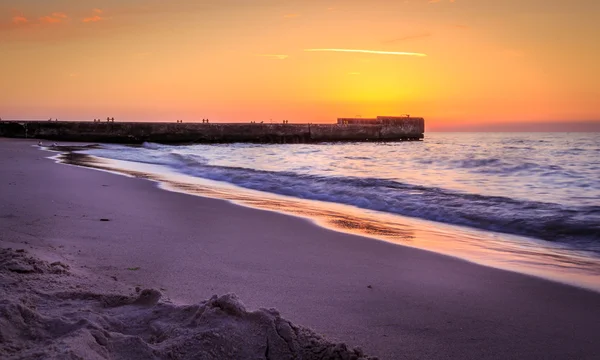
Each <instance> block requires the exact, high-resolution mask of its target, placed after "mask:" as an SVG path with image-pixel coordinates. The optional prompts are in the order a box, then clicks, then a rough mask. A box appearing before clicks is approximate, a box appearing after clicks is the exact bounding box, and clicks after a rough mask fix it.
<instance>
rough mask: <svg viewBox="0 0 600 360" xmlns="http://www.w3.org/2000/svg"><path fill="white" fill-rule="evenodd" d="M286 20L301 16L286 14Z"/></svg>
mask: <svg viewBox="0 0 600 360" xmlns="http://www.w3.org/2000/svg"><path fill="white" fill-rule="evenodd" d="M283 17H284V19H293V18H297V17H300V14H285V15H283Z"/></svg>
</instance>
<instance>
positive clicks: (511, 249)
mask: <svg viewBox="0 0 600 360" xmlns="http://www.w3.org/2000/svg"><path fill="white" fill-rule="evenodd" d="M96 147H101V145H98V146H96V145H93V146H92V147H89V146H84V147H78V146H72V145H66V146H60V147H58V148H53V149H50V148H44V149H43V150H47V151H50V152H54V153H57V155H55V156H53V157H51V158H52V159H54V160H55V161H56V162H57V163H60V164H68V165H73V166H81V167H86V168H91V169H95V170H100V171H106V172H109V173H113V174H118V175H124V176H130V177H133V178H141V179H145V180H150V181H152V182H154V183H156V186H157V187H158V188H159V189H162V190H166V191H172V192H177V193H182V194H187V195H192V196H199V197H201V198H211V199H218V200H224V201H228V202H230V203H232V204H235V205H239V206H245V207H249V208H251V209H257V210H267V211H273V212H276V213H279V214H283V215H287V216H294V217H297V218H300V219H304V220H307V221H309V222H310V223H311V224H313V225H316V226H319V227H322V228H325V229H328V230H331V231H336V232H341V233H344V234H350V235H358V236H361V237H367V238H369V239H371V240H377V241H384V242H387V243H391V244H395V245H400V246H408V247H411V248H416V249H420V250H424V251H430V252H433V253H435V254H441V255H445V256H451V257H454V258H456V259H460V260H463V261H467V262H471V263H475V264H478V265H483V266H487V267H492V268H495V269H500V270H505V271H510V272H515V273H519V274H523V275H528V276H533V277H536V278H538V279H540V278H541V279H544V280H549V281H552V282H556V283H560V284H564V285H569V286H574V287H578V288H582V289H585V290H592V291H594V292H598V293H600V281H598V276H600V259H598V258H596V257H593V256H591V254H590V255H588V256H585V255H582V254H583V253H584V252H582V251H581V250H575V249H571V248H562V247H561V246H560V244H556V243H549V242H547V241H544V240H540V239H535V238H524V237H521V236H517V235H510V234H504V233H496V232H492V231H485V230H480V229H472V228H468V227H462V226H458V225H451V224H443V223H436V222H432V221H429V220H423V219H415V218H411V217H406V216H402V215H396V214H388V213H381V212H377V211H372V210H365V209H360V208H354V207H353V206H351V205H345V204H337V203H327V202H321V201H318V200H309V199H300V198H294V197H288V196H285V195H278V194H272V193H266V192H262V191H258V190H251V189H246V188H241V187H239V186H237V185H234V184H229V183H224V182H219V181H213V180H208V179H203V178H197V177H192V176H189V175H184V174H175V173H172V172H170V170H169V169H167V168H166V167H163V166H161V165H151V164H143V163H136V162H130V161H123V160H113V159H107V158H102V157H97V156H94V155H88V154H82V153H80V152H78V151H81V150H86V149H87V148H96ZM452 246H455V247H457V248H459V249H456V248H453V247H452ZM569 266H577V267H579V268H578V269H577V271H575V268H573V267H571V268H568V267H569ZM565 268H568V269H569V271H567V272H566V271H565Z"/></svg>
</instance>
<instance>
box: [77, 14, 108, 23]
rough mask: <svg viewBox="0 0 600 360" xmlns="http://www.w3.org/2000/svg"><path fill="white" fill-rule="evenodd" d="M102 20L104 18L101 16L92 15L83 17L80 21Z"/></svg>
mask: <svg viewBox="0 0 600 360" xmlns="http://www.w3.org/2000/svg"><path fill="white" fill-rule="evenodd" d="M102 20H104V18H103V17H102V16H98V15H94V16H89V17H85V18H83V20H81V21H83V22H85V23H87V22H97V21H102Z"/></svg>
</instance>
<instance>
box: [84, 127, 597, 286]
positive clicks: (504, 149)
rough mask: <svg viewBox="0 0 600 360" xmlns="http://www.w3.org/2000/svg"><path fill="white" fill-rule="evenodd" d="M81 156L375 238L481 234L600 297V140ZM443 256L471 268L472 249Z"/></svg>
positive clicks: (535, 137) (497, 139)
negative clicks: (417, 224) (341, 214)
mask: <svg viewBox="0 0 600 360" xmlns="http://www.w3.org/2000/svg"><path fill="white" fill-rule="evenodd" d="M86 153H88V154H90V155H95V156H98V157H102V158H107V159H113V160H124V161H128V162H133V163H138V164H139V163H141V164H150V165H159V166H161V167H162V168H163V169H167V171H170V172H172V173H173V174H179V175H185V176H187V177H192V178H198V179H206V180H212V181H216V182H218V183H221V184H229V185H234V186H235V188H238V189H249V190H253V192H252V196H255V197H259V198H260V197H261V196H263V195H264V196H266V197H267V195H268V196H269V197H271V196H283V197H285V198H287V199H290V198H291V199H302V200H307V201H316V202H318V203H320V204H321V205H325V206H326V205H327V204H330V205H336V206H339V205H343V206H349V207H351V208H352V209H353V211H358V213H360V211H363V212H364V213H365V214H367V213H368V214H369V216H368V217H369V219H370V220H369V221H370V222H371V223H372V224H371V225H369V226H371V227H373V226H375V227H377V228H379V229H380V230H381V231H380V232H381V233H386V231H387V230H389V231H390V233H392V234H393V233H394V231H397V226H395V225H394V224H396V223H400V222H402V221H403V220H401V219H414V220H423V221H427V222H428V224H433V226H434V227H435V226H436V224H439V225H440V229H448V228H447V227H446V226H458V227H459V228H461V229H463V230H465V231H466V232H465V233H464V234H468V233H471V234H472V231H476V232H478V233H477V234H478V235H476V236H474V237H473V239H474V240H473V241H479V242H480V243H481V244H479V245H478V246H481V247H482V248H486V246H487V247H488V248H497V247H500V248H502V246H503V245H502V244H503V241H504V244H506V248H507V249H508V250H507V249H504V251H505V255H506V257H507V258H506V259H504V262H505V263H510V262H513V261H514V260H515V259H521V260H520V261H521V262H523V261H525V262H532V261H533V262H539V263H540V264H543V263H544V262H548V261H549V262H552V261H554V260H552V257H556V256H558V257H561V256H564V257H571V259H568V260H566V261H563V262H561V263H560V264H559V265H558V267H559V268H562V269H564V268H570V269H574V270H576V271H583V272H585V273H586V274H587V275H589V276H588V278H587V280H586V282H587V283H586V284H585V285H586V286H587V287H592V288H596V287H597V288H598V289H600V133H427V134H426V137H425V140H424V141H418V142H391V143H335V144H333V143H323V144H212V145H185V146H182V145H180V146H172V145H159V144H152V143H146V144H144V145H143V146H141V147H131V146H121V145H103V147H102V148H100V149H93V150H89V151H86ZM218 183H216V184H218ZM261 194H262V195H261ZM394 219H397V220H394ZM394 227H395V228H396V230H394V229H392V228H394ZM386 229H387V230H386ZM471 230H472V231H471ZM464 234H463V235H464ZM367 235H368V234H367ZM464 236H468V235H464ZM464 236H463V237H464ZM383 237H384V238H385V236H383ZM455 238H460V237H455ZM486 239H488V240H487V243H486ZM490 239H493V240H490ZM515 244H516V245H515ZM449 246H452V245H451V244H450V245H449ZM532 249H540V251H539V252H538V251H532ZM433 250H434V251H435V250H436V249H435V247H434V249H433ZM442 252H444V251H442ZM446 252H447V251H446ZM519 252H522V253H519ZM450 253H451V254H452V255H455V256H459V257H463V258H466V259H467V260H473V259H471V258H470V256H471V255H469V252H468V251H467V252H466V253H461V252H456V251H455V252H452V251H450ZM536 253H537V255H536ZM540 254H541V255H540ZM548 254H550V256H548ZM496 255H497V254H496ZM525 255H526V256H525ZM523 256H525V257H523ZM532 256H533V258H532ZM522 259H526V260H522ZM532 259H533V260H532ZM475 260H477V259H475ZM563 260H564V259H563ZM479 262H481V261H479ZM538 270H539V269H538ZM539 272H540V271H530V273H535V274H537V275H540V274H539ZM541 272H544V271H543V270H541ZM541 275H542V276H544V274H541ZM550 277H552V276H550ZM594 279H596V280H594ZM563 280H565V279H563ZM566 281H567V282H569V280H568V279H567V280H566ZM596 281H597V282H598V284H597V286H596V285H594V283H595V282H596ZM571 282H573V281H571ZM574 282H575V283H576V282H577V281H574ZM590 283H591V284H592V285H591V286H590Z"/></svg>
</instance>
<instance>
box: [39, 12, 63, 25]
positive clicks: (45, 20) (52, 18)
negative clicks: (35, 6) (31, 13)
mask: <svg viewBox="0 0 600 360" xmlns="http://www.w3.org/2000/svg"><path fill="white" fill-rule="evenodd" d="M68 18H69V17H68V16H67V14H65V13H63V12H53V13H52V15H46V16H42V17H40V22H41V23H42V24H58V23H61V22H64V21H66V20H67V19H68Z"/></svg>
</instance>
